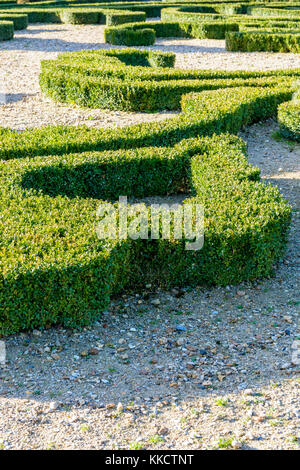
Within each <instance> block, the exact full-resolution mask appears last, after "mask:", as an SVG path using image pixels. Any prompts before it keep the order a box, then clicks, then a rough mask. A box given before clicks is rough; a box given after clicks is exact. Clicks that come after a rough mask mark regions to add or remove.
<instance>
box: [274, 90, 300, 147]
mask: <svg viewBox="0 0 300 470" xmlns="http://www.w3.org/2000/svg"><path fill="white" fill-rule="evenodd" d="M278 122H279V124H280V132H281V134H282V135H283V136H284V137H286V138H288V139H291V140H296V141H298V142H300V101H299V100H298V99H297V100H294V101H289V102H286V103H282V104H281V105H279V106H278Z"/></svg>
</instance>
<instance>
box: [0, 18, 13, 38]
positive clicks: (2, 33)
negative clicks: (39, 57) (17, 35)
mask: <svg viewBox="0 0 300 470" xmlns="http://www.w3.org/2000/svg"><path fill="white" fill-rule="evenodd" d="M13 37H14V24H13V22H12V21H1V20H0V41H8V40H10V39H12V38H13Z"/></svg>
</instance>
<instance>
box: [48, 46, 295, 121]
mask: <svg viewBox="0 0 300 470" xmlns="http://www.w3.org/2000/svg"><path fill="white" fill-rule="evenodd" d="M152 54H153V53H152V52H151V51H135V50H128V51H124V50H116V49H115V50H110V51H107V50H106V51H103V50H102V51H91V52H85V53H81V52H79V53H77V52H76V53H70V54H68V53H67V54H63V55H61V56H60V57H59V58H58V59H57V60H50V61H42V64H41V74H40V86H41V90H42V91H43V93H45V94H46V95H47V96H49V97H51V98H52V99H55V100H57V101H61V102H66V103H76V104H78V105H80V106H85V107H92V108H103V109H105V108H109V109H116V110H127V111H144V112H155V111H159V110H164V109H169V110H178V109H180V100H181V96H182V95H183V94H184V93H188V92H192V91H202V90H208V89H218V88H229V87H237V86H249V87H253V86H254V87H257V86H265V87H272V86H278V85H279V84H280V83H284V84H286V85H287V84H288V83H290V84H292V81H293V79H292V78H290V79H288V78H287V76H286V75H285V76H280V74H275V75H274V74H273V75H272V74H265V73H260V74H259V73H258V74H251V73H247V72H246V73H239V72H238V73H234V72H233V73H232V72H219V73H218V72H214V71H211V72H208V71H199V70H197V71H188V70H187V71H181V70H172V69H168V68H166V69H165V70H157V69H156V68H155V67H149V66H150V65H155V64H154V63H153V64H151V63H150V62H149V57H151V55H152ZM160 56H161V57H162V58H163V57H165V56H164V54H163V53H160ZM172 60H173V59H172ZM295 74H297V72H293V76H294V75H295Z"/></svg>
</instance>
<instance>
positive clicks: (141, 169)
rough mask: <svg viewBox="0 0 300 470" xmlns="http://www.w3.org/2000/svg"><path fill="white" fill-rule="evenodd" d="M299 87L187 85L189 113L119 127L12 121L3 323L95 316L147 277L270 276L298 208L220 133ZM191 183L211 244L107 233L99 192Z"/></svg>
mask: <svg viewBox="0 0 300 470" xmlns="http://www.w3.org/2000/svg"><path fill="white" fill-rule="evenodd" d="M291 94H292V91H291V89H289V88H286V87H285V88H278V87H277V88H276V87H266V88H257V87H254V88H243V87H240V88H235V89H227V90H224V89H220V90H216V91H204V92H202V93H200V94H190V95H184V96H183V98H182V110H183V114H182V115H179V116H177V117H175V118H173V119H169V120H167V121H165V122H164V123H156V124H141V125H137V126H131V127H128V128H123V129H119V130H101V129H99V130H91V129H86V128H51V127H49V128H44V129H35V130H33V131H25V132H23V133H21V134H16V133H14V132H11V131H7V130H3V131H2V139H1V151H0V155H1V158H2V159H3V160H7V161H3V163H2V182H3V185H2V196H1V206H2V210H1V213H2V215H3V218H2V229H1V230H2V247H1V251H2V253H1V271H2V278H1V289H0V296H1V306H2V309H1V328H2V332H3V333H4V332H5V333H8V332H9V333H11V332H15V331H18V330H20V329H21V330H22V329H27V328H33V327H41V326H47V325H51V324H63V325H66V326H74V325H83V324H87V323H88V322H90V321H91V320H92V319H93V318H95V317H97V316H98V315H99V314H100V313H101V311H102V310H103V309H104V308H105V307H106V306H107V305H108V303H109V299H110V296H111V295H112V294H116V293H118V292H120V291H121V290H122V289H126V288H128V286H136V287H137V286H139V285H144V283H145V282H147V281H148V282H149V281H151V282H152V283H154V284H159V285H165V286H170V285H174V284H176V285H185V284H190V285H195V284H199V283H200V284H201V283H204V284H217V285H226V284H228V283H237V282H240V281H243V280H251V279H255V278H257V277H264V276H266V275H268V274H270V273H271V272H272V269H273V266H274V263H275V262H276V261H277V260H278V259H279V258H280V256H281V255H282V253H283V250H284V246H285V243H286V237H287V233H288V227H289V221H290V208H289V206H288V205H287V204H286V203H285V202H284V200H283V199H282V197H281V196H280V193H279V191H278V190H277V189H274V188H271V187H269V186H265V185H264V184H262V183H260V182H259V171H258V169H257V168H251V167H250V166H249V165H248V164H247V161H246V150H245V146H244V144H243V143H242V142H241V141H240V140H238V139H237V138H236V137H233V136H229V135H222V132H232V133H236V132H238V131H239V129H240V128H241V126H243V125H245V124H250V123H252V122H255V121H258V120H260V119H264V118H266V117H268V116H270V115H273V114H274V113H275V112H276V109H277V105H278V103H280V102H282V101H286V100H287V99H288V98H289V97H290V96H291ZM216 103H217V107H216ZM216 133H217V134H221V135H220V136H215V137H210V138H208V137H206V138H205V137H203V138H200V139H199V137H198V136H201V135H203V136H210V135H212V134H216ZM188 137H190V138H191V139H187V138H188ZM182 139H183V140H182ZM153 146H155V147H153ZM121 149H122V150H121ZM87 151H88V153H86V152H87ZM74 152H77V153H74ZM78 152H80V153H78ZM46 155H48V157H47V156H46ZM117 174H118V178H116V175H117ZM182 190H185V191H190V196H189V197H188V199H187V200H186V203H188V202H189V203H191V204H198V203H199V204H200V203H201V204H204V206H205V245H204V247H203V249H201V250H199V251H187V250H185V242H186V240H185V238H183V239H182V240H174V239H172V238H171V240H164V239H159V240H154V241H149V240H136V241H133V240H129V239H128V240H99V239H98V238H97V235H96V223H97V222H96V210H97V207H98V206H99V204H100V203H101V201H103V200H112V201H114V200H116V199H117V198H118V197H119V196H120V195H123V194H126V195H128V196H136V197H144V196H149V195H154V194H161V195H164V194H170V193H171V194H172V193H177V192H178V191H182ZM191 198H192V199H191ZM220 266H222V269H220Z"/></svg>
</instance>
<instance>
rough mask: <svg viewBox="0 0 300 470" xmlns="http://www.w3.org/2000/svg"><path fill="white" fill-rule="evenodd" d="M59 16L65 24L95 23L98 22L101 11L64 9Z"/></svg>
mask: <svg viewBox="0 0 300 470" xmlns="http://www.w3.org/2000/svg"><path fill="white" fill-rule="evenodd" d="M59 17H60V20H61V22H62V23H66V24H97V23H100V18H101V13H100V12H99V11H98V10H82V9H78V10H75V9H72V10H71V9H69V10H67V9H65V10H62V11H61V12H60V13H59Z"/></svg>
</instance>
